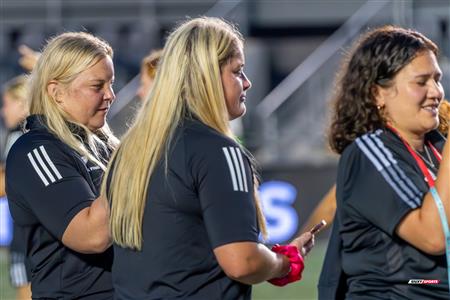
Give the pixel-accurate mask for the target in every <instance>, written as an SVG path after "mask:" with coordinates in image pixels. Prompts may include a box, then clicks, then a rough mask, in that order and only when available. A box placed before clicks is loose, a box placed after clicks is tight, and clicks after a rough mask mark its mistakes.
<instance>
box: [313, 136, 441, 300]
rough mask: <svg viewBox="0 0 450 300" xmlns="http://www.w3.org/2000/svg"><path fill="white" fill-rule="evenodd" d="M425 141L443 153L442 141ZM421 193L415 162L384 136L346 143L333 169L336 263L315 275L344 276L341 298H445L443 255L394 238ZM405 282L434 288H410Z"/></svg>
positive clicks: (328, 263) (327, 263) (422, 183)
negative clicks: (426, 281)
mask: <svg viewBox="0 0 450 300" xmlns="http://www.w3.org/2000/svg"><path fill="white" fill-rule="evenodd" d="M427 138H428V139H429V140H431V141H432V142H433V143H434V145H435V146H436V147H437V148H438V149H439V150H441V149H442V147H443V143H444V139H443V138H440V137H438V136H437V135H436V134H435V133H432V134H429V135H428V137H427ZM431 171H433V170H431ZM434 175H436V174H434ZM427 191H428V185H427V184H426V182H425V179H424V176H423V174H422V173H421V171H420V169H419V167H418V166H417V163H416V162H415V160H414V158H413V157H412V156H411V154H410V153H409V152H408V150H407V149H406V147H405V146H404V145H403V143H402V141H401V140H400V139H399V138H398V137H397V136H396V135H395V134H394V133H392V132H391V131H388V130H386V131H381V130H379V131H377V132H376V133H373V134H366V135H364V136H362V137H360V138H358V139H357V140H356V141H355V142H354V143H353V144H351V145H350V146H348V147H347V148H346V149H345V151H344V152H343V154H342V156H341V159H340V161H339V167H338V176H337V190H336V197H337V212H336V214H337V217H338V220H339V222H338V224H337V227H338V228H337V230H333V233H332V235H333V236H332V238H331V242H330V243H329V245H328V250H327V255H328V252H329V253H334V254H330V255H334V257H335V258H336V259H335V260H334V261H330V260H328V261H327V260H326V261H325V264H324V266H323V269H322V275H321V278H325V279H326V277H327V276H328V278H339V276H344V278H347V280H346V287H345V288H346V289H347V292H346V295H345V299H449V293H448V282H447V281H448V280H447V269H446V258H445V255H439V256H432V255H428V254H426V253H424V252H422V251H420V250H418V249H416V248H415V247H413V246H412V245H410V244H408V243H407V242H406V241H403V240H402V239H400V237H398V236H397V235H396V233H395V229H396V227H397V225H398V224H399V223H400V222H401V220H402V218H403V217H404V216H405V215H406V214H407V213H408V212H410V211H411V210H413V209H415V208H417V207H420V205H421V204H422V200H423V197H424V195H425V193H426V192H427ZM430 234H432V233H430ZM335 247H341V251H340V253H339V254H338V256H340V257H336V251H335V250H333V248H335ZM332 263H335V264H340V266H341V268H338V267H336V266H332V265H331V264H332ZM326 272H334V274H325V273H326ZM339 272H342V273H341V274H339ZM410 279H437V280H439V281H440V283H439V284H432V285H411V284H408V281H409V280H410ZM328 282H329V283H330V282H331V283H332V281H328ZM334 283H335V284H336V281H334ZM341 283H342V282H341ZM335 287H336V285H335ZM341 287H342V286H341ZM323 291H324V290H323ZM319 294H320V288H319ZM337 297H339V298H340V297H342V293H341V294H338V296H337ZM321 299H325V298H321Z"/></svg>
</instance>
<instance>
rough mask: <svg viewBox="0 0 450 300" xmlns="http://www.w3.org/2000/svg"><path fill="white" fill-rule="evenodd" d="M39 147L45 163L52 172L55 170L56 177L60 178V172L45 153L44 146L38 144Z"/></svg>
mask: <svg viewBox="0 0 450 300" xmlns="http://www.w3.org/2000/svg"><path fill="white" fill-rule="evenodd" d="M39 149H40V150H41V152H42V154H43V155H44V158H45V160H46V161H47V163H48V164H49V165H50V168H52V170H53V172H55V175H56V177H58V179H61V178H62V176H61V173H59V171H58V169H57V168H56V167H55V165H54V164H53V162H52V160H51V159H50V157H49V156H48V154H47V151H45V148H44V146H40V147H39Z"/></svg>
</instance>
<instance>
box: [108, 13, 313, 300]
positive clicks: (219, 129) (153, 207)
mask: <svg viewBox="0 0 450 300" xmlns="http://www.w3.org/2000/svg"><path fill="white" fill-rule="evenodd" d="M244 63H245V61H244V54H243V38H242V36H241V34H240V33H239V32H238V31H237V30H236V28H234V27H233V26H232V25H230V24H228V23H226V22H225V21H222V20H220V19H216V18H206V17H204V18H197V19H193V20H190V21H187V22H185V23H183V24H182V25H180V26H179V27H178V28H177V29H176V30H175V31H174V32H173V33H172V34H171V35H170V36H169V38H168V41H167V44H166V46H165V48H164V52H163V56H162V60H161V63H160V64H159V69H158V72H157V75H156V78H155V84H154V86H153V89H152V91H151V92H150V95H149V99H148V100H149V101H146V102H145V103H144V105H143V107H142V110H141V111H140V114H139V115H138V117H137V119H136V121H135V123H134V124H133V126H132V127H131V128H130V130H129V131H128V132H127V134H126V135H125V137H124V139H123V140H122V144H121V146H120V147H119V148H118V150H117V152H116V153H115V154H114V156H113V159H112V162H111V168H110V169H109V171H107V174H106V175H105V179H106V184H105V185H104V192H105V193H106V195H107V197H108V199H109V201H110V203H111V224H110V225H111V231H112V239H113V243H114V264H113V283H114V288H115V293H116V297H117V299H129V298H130V297H135V298H142V299H144V298H152V299H156V298H158V299H160V298H161V299H174V298H183V299H187V298H191V299H249V298H250V295H251V284H255V283H259V282H262V281H265V280H269V279H274V280H272V282H273V283H275V284H280V285H283V284H286V283H289V282H292V281H295V280H298V279H300V275H301V271H302V269H303V261H302V257H301V255H300V253H299V250H298V249H300V248H302V247H303V246H304V244H306V242H309V241H310V240H311V239H312V236H311V234H310V233H307V234H305V235H303V236H301V237H299V238H298V239H296V240H295V241H294V242H293V243H292V245H289V246H277V247H275V248H274V249H275V252H279V253H284V254H286V255H283V254H279V253H275V252H272V251H270V250H269V249H268V248H267V247H265V246H264V245H262V244H260V243H259V242H258V235H259V233H260V231H261V232H262V233H265V224H264V217H263V214H262V212H261V207H260V205H259V202H258V201H257V198H256V197H255V194H256V193H255V189H256V185H257V183H256V182H254V178H255V176H254V175H255V173H254V168H253V163H252V159H251V157H250V156H249V154H248V153H247V152H246V151H245V150H244V149H243V147H242V146H240V145H239V144H238V143H237V142H236V138H235V137H234V136H233V134H232V133H231V131H230V128H229V121H230V120H232V119H235V118H238V117H240V116H242V115H243V114H244V113H245V110H246V107H245V100H246V92H247V90H248V89H249V88H250V86H251V84H250V81H249V80H248V78H247V77H246V76H245V74H244V72H243V67H244ZM306 248H308V249H306V251H308V250H309V247H306ZM130 274H133V275H134V276H132V277H130Z"/></svg>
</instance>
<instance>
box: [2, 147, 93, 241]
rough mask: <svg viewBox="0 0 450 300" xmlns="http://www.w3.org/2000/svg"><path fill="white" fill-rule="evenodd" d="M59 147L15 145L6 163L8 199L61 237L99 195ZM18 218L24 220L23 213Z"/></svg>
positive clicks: (72, 159) (17, 215) (70, 158)
mask: <svg viewBox="0 0 450 300" xmlns="http://www.w3.org/2000/svg"><path fill="white" fill-rule="evenodd" d="M58 146H59V145H57V144H56V143H43V144H40V145H33V146H29V147H19V148H14V147H13V149H12V150H11V152H10V154H9V156H8V160H7V164H6V165H7V174H6V185H7V190H8V199H9V201H10V202H12V203H13V204H14V205H15V207H21V208H24V209H25V208H26V210H28V212H31V213H32V214H33V215H34V216H35V217H36V218H37V220H38V221H39V222H40V223H41V224H42V225H43V226H44V227H45V228H46V229H47V230H48V231H49V232H50V233H51V234H52V235H54V236H55V237H57V238H58V239H60V240H61V239H62V236H63V234H64V231H65V230H66V228H67V226H68V225H69V223H70V221H71V220H72V218H73V217H74V216H75V215H76V214H77V213H78V212H80V211H81V210H82V209H83V208H86V207H88V206H90V205H91V202H92V201H93V200H94V199H95V198H96V197H95V194H94V191H92V189H91V187H90V185H89V183H88V182H87V181H86V179H85V178H84V177H83V176H82V174H81V173H80V171H79V170H78V169H77V166H76V163H75V161H74V158H73V157H71V156H70V155H68V154H67V153H65V152H64V151H63V150H62V149H61V148H60V147H58ZM12 213H13V217H15V216H14V215H15V214H14V212H12ZM16 218H19V220H18V221H19V222H20V221H21V220H20V214H16ZM23 221H24V222H26V220H23Z"/></svg>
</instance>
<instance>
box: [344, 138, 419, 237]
mask: <svg viewBox="0 0 450 300" xmlns="http://www.w3.org/2000/svg"><path fill="white" fill-rule="evenodd" d="M349 148H350V149H346V151H344V153H343V155H342V157H341V160H340V162H339V171H338V172H339V173H338V184H340V185H342V186H343V195H344V196H343V197H342V198H343V199H342V200H343V201H342V203H343V204H342V205H343V210H344V211H345V213H346V214H349V215H354V218H363V219H364V220H366V221H368V222H370V223H371V224H373V225H375V226H377V227H379V228H380V229H381V230H383V231H385V232H387V233H389V234H391V235H393V234H394V231H395V228H396V227H397V225H398V224H399V222H400V221H401V219H402V218H403V217H404V216H405V214H406V213H408V212H409V211H411V210H413V209H415V208H417V207H419V206H420V205H421V203H422V198H423V196H424V193H423V192H422V191H421V187H420V186H418V184H417V183H418V182H420V181H421V180H423V179H421V177H420V175H419V174H418V173H417V172H416V171H415V170H414V169H413V167H412V166H411V164H409V163H407V162H406V161H404V160H402V158H401V157H399V156H398V155H394V154H393V152H392V151H391V150H390V149H389V148H388V147H386V145H384V144H383V142H382V141H381V140H380V139H379V137H378V136H377V135H376V134H371V135H365V136H363V137H362V138H359V139H357V140H356V143H355V144H353V145H352V146H350V147H349ZM347 150H348V151H347Z"/></svg>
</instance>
